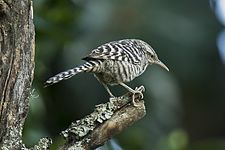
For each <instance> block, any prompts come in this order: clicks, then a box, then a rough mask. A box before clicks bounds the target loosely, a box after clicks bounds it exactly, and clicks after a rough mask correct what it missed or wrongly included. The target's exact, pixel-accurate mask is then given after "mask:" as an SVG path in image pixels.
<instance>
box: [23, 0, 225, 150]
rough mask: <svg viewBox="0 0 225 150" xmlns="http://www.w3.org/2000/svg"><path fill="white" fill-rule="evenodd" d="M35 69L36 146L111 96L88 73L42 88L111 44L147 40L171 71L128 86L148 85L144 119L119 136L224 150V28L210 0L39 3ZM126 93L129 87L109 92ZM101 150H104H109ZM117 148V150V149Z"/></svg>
mask: <svg viewBox="0 0 225 150" xmlns="http://www.w3.org/2000/svg"><path fill="white" fill-rule="evenodd" d="M34 23H35V27H36V59H35V62H36V68H35V78H34V83H33V88H34V93H33V94H32V96H31V99H30V105H31V108H30V114H29V116H28V119H27V120H26V128H25V130H24V140H25V143H26V144H27V145H29V146H30V145H33V144H34V143H36V142H37V141H38V139H39V138H41V137H45V136H50V137H52V138H53V139H54V141H55V142H54V146H53V147H52V149H55V147H57V145H59V144H60V143H62V142H63V140H62V139H61V138H60V137H59V132H60V131H62V130H64V129H65V128H67V127H68V125H69V124H70V122H71V121H73V120H76V119H79V118H81V117H83V116H84V115H87V114H89V113H90V112H91V111H92V110H93V109H94V106H95V105H96V104H99V103H103V102H106V101H107V99H108V95H107V93H106V91H105V90H104V88H103V87H102V86H101V85H100V84H99V83H98V81H97V80H96V79H95V78H94V77H93V76H92V75H91V74H79V75H77V76H75V77H73V78H72V79H70V80H67V81H64V82H60V83H59V84H56V85H54V86H51V87H48V88H43V83H44V81H45V80H46V79H47V78H48V77H50V76H52V75H55V74H56V73H58V72H60V71H64V70H66V69H69V68H71V67H74V66H75V65H79V64H81V63H83V61H82V60H81V58H82V57H84V56H85V55H87V54H88V53H89V52H90V50H91V49H93V48H95V47H97V46H99V45H101V44H103V43H105V42H109V41H112V40H118V39H124V38H139V39H143V40H144V41H146V42H148V43H150V44H151V45H152V46H153V47H154V49H155V50H156V51H157V53H158V55H159V57H160V59H161V60H162V61H163V62H164V63H165V64H167V66H168V67H169V68H170V72H165V71H163V70H162V69H161V68H159V67H157V66H151V67H149V68H148V69H147V71H146V72H145V73H144V74H143V75H142V76H141V77H139V78H137V79H135V80H134V81H133V82H132V83H129V85H130V86H132V87H135V86H139V85H142V84H143V85H144V86H145V87H146V92H145V102H146V106H147V115H146V117H145V118H144V119H142V120H141V121H140V122H138V123H136V124H135V125H133V126H132V127H130V128H128V129H127V130H126V131H124V132H123V133H122V134H120V135H118V136H116V141H117V143H118V144H119V146H120V147H122V148H123V149H129V150H137V149H138V150H142V149H143V150H148V149H152V150H186V149H193V150H195V149H196V150H223V149H225V142H224V137H225V128H224V127H225V119H224V116H225V109H224V108H225V107H224V106H225V99H224V98H225V92H224V90H225V66H224V65H223V64H222V62H221V60H220V58H219V56H218V51H217V47H216V38H217V35H218V33H219V31H220V30H222V26H221V25H220V24H219V23H218V22H217V20H216V18H215V17H214V14H213V11H212V10H211V9H210V7H209V2H208V1H205V0H199V1H196V0H183V1H180V0H174V1H168V0H123V1H121V0H64V1H61V0H38V1H34ZM112 90H113V92H114V93H117V95H121V94H123V93H124V92H125V90H124V89H123V88H121V87H118V86H116V87H112ZM103 149H107V146H106V147H104V148H103ZM112 149H116V148H112Z"/></svg>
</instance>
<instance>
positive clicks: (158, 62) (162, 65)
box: [155, 60, 169, 71]
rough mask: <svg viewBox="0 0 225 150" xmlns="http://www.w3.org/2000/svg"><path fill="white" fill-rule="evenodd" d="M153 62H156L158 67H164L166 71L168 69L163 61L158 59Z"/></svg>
mask: <svg viewBox="0 0 225 150" xmlns="http://www.w3.org/2000/svg"><path fill="white" fill-rule="evenodd" d="M155 64H157V65H159V66H160V67H162V68H164V69H166V70H167V71H169V68H168V67H167V66H166V65H165V64H164V63H162V62H161V61H160V60H158V61H157V62H155Z"/></svg>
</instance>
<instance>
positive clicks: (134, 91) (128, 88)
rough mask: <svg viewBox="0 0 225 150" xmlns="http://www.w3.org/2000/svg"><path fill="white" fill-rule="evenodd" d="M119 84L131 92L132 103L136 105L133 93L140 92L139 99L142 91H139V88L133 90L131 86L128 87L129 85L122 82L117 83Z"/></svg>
mask: <svg viewBox="0 0 225 150" xmlns="http://www.w3.org/2000/svg"><path fill="white" fill-rule="evenodd" d="M119 84H120V85H121V86H123V87H124V88H126V89H127V90H128V91H129V92H131V93H133V95H132V103H133V105H134V106H138V105H137V104H136V102H135V94H140V96H141V99H142V98H143V97H144V95H143V93H142V91H140V90H139V89H136V90H133V89H132V88H130V87H129V86H127V85H126V84H124V83H119Z"/></svg>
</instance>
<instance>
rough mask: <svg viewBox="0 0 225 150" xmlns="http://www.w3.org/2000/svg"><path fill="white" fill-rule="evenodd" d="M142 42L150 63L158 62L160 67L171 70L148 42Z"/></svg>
mask: <svg viewBox="0 0 225 150" xmlns="http://www.w3.org/2000/svg"><path fill="white" fill-rule="evenodd" d="M140 42H141V43H142V45H143V46H144V47H143V49H144V50H145V52H146V56H147V58H148V62H149V64H157V65H159V66H160V67H162V68H164V69H165V70H167V71H169V68H168V67H167V66H166V65H165V64H164V63H163V62H161V61H160V60H159V58H158V56H157V54H156V52H155V51H154V49H153V48H152V47H151V46H150V45H149V44H148V43H146V42H144V41H142V40H140Z"/></svg>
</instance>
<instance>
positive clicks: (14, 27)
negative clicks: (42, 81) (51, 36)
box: [0, 0, 35, 150]
mask: <svg viewBox="0 0 225 150" xmlns="http://www.w3.org/2000/svg"><path fill="white" fill-rule="evenodd" d="M0 26H1V28H0V99H1V101H0V147H1V149H10V150H11V149H12V150H14V149H15V150H16V149H22V147H23V144H22V140H21V139H22V130H23V125H24V121H25V118H26V116H27V113H28V106H29V95H30V89H31V84H32V80H33V72H34V50H35V49H34V47H35V45H34V44H35V43H34V34H35V32H34V25H33V10H32V1H31V0H13V1H12V0H0Z"/></svg>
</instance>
